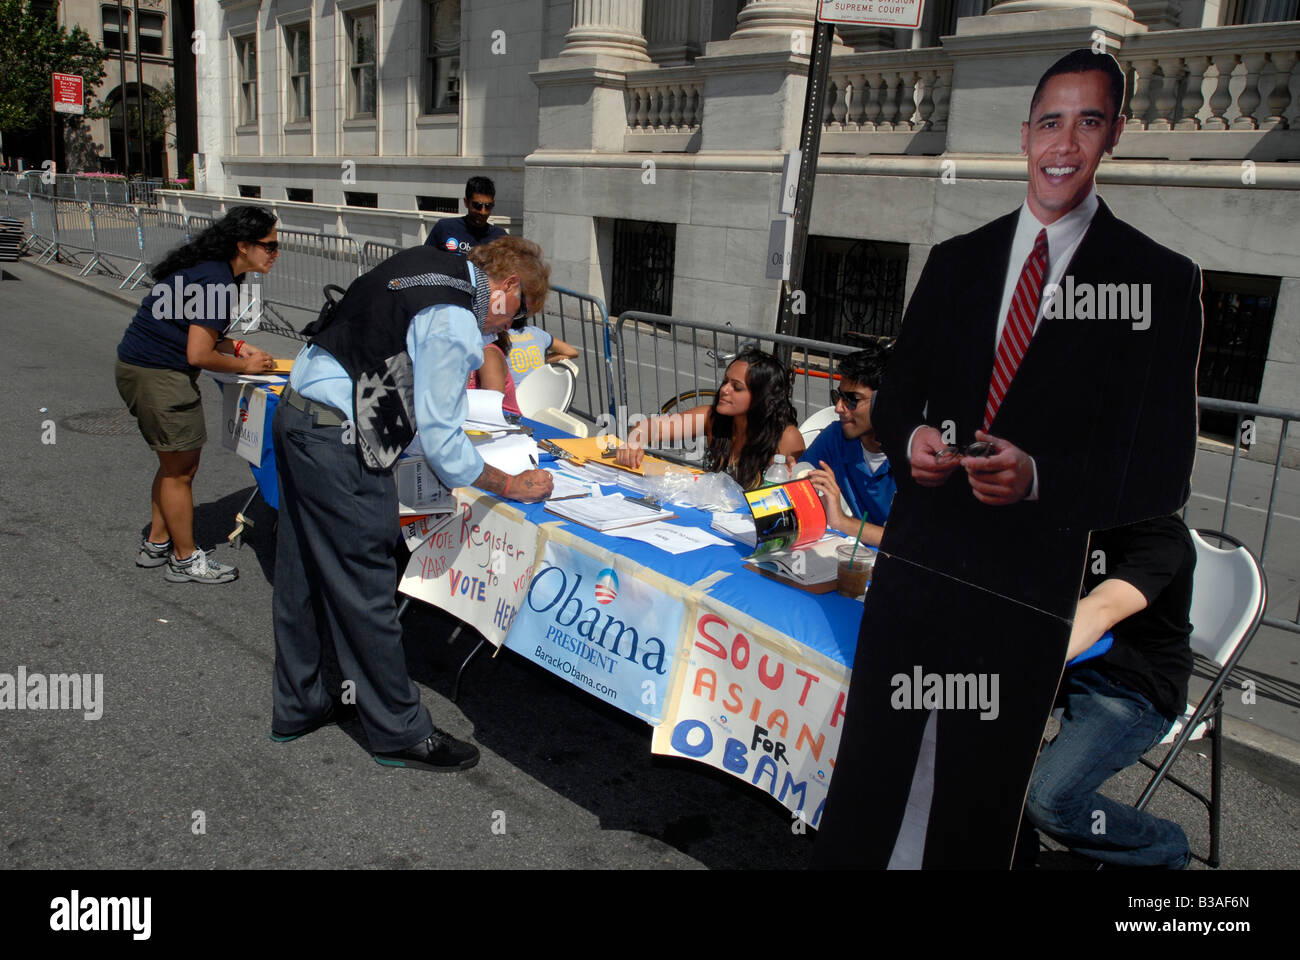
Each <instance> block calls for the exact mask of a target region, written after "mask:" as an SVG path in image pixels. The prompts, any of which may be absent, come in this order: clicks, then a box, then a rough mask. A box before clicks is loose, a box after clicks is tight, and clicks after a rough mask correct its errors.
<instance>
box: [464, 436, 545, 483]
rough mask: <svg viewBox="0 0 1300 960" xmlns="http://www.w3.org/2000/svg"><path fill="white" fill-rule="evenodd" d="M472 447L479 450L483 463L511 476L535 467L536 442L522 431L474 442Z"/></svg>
mask: <svg viewBox="0 0 1300 960" xmlns="http://www.w3.org/2000/svg"><path fill="white" fill-rule="evenodd" d="M474 449H475V450H477V451H478V452H479V456H481V457H482V458H483V462H484V463H486V464H488V465H489V466H493V467H496V468H497V469H498V470H500V471H502V472H503V473H508V474H510V475H511V476H514V475H515V474H517V473H523V472H524V471H525V470H535V469H537V443H536V441H534V440H533V438H532V437H529V436H525V435H524V434H522V433H508V434H503V435H502V436H500V437H494V438H493V439H492V440H489V441H487V442H486V443H480V444H476V445H475V447H474Z"/></svg>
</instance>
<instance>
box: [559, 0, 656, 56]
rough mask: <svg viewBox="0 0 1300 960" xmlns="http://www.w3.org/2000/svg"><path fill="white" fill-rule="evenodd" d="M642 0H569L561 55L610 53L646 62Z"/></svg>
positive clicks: (600, 54) (604, 54) (606, 54)
mask: <svg viewBox="0 0 1300 960" xmlns="http://www.w3.org/2000/svg"><path fill="white" fill-rule="evenodd" d="M643 13H644V0H573V27H572V28H571V29H570V30H569V32H568V33H566V34H565V35H564V49H563V50H561V51H560V56H562V57H589V58H590V57H614V58H617V59H620V60H633V61H637V60H639V61H642V62H645V63H648V62H649V60H650V57H649V56H648V55H647V53H646V44H645V37H644V36H643V35H642V33H641V21H642V16H643Z"/></svg>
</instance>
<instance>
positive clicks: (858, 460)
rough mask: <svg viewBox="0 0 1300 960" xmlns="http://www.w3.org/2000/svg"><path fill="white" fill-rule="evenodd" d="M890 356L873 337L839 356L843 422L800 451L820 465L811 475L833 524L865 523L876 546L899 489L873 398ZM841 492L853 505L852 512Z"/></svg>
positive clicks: (838, 404)
mask: <svg viewBox="0 0 1300 960" xmlns="http://www.w3.org/2000/svg"><path fill="white" fill-rule="evenodd" d="M888 356H889V352H888V350H886V349H885V348H884V347H882V346H881V345H880V344H878V343H871V344H869V345H868V346H867V347H866V348H865V349H862V350H859V351H858V352H857V353H851V354H849V355H848V356H847V357H845V358H844V359H842V360H841V361H840V362H839V373H840V388H839V390H837V391H836V393H835V412H836V413H837V414H838V415H839V418H840V419H839V422H838V423H832V424H831V425H830V426H828V427H827V428H826V429H825V430H823V431H822V432H821V433H820V434H819V435H818V437H817V439H816V440H814V441H813V444H812V446H811V447H809V448H808V449H807V450H806V451H804V454H803V456H802V457H800V460H801V461H803V462H805V463H809V464H811V465H812V466H814V467H816V468H818V469H816V470H814V471H813V472H812V473H810V474H809V475H808V477H809V479H811V480H812V482H813V486H815V487H816V488H817V492H818V493H819V494H821V498H822V506H824V507H825V508H826V522H827V524H828V525H829V526H830V527H832V528H834V529H836V530H838V531H840V532H841V533H847V534H849V535H850V536H853V535H856V534H857V532H858V528H859V527H861V529H862V542H863V543H866V544H870V545H871V546H873V547H874V546H879V545H880V537H881V535H882V534H883V533H884V532H885V529H884V528H885V519H886V518H887V517H888V516H889V506H890V504H891V503H892V502H893V500H894V491H895V490H896V489H897V484H896V483H895V482H894V474H893V471H892V470H891V469H890V467H889V458H888V457H887V456H885V453H884V451H883V450H882V449H881V448H880V442H879V441H878V440H877V439H876V433H875V431H874V430H873V429H872V427H871V398H872V396H873V395H874V394H875V392H876V390H878V389H879V388H880V381H881V378H882V377H883V376H884V374H885V362H886V360H887V358H888ZM841 496H842V497H843V500H844V502H847V503H848V505H849V512H848V513H845V512H844V509H843V503H841V499H840V498H841ZM864 516H865V517H866V518H867V522H866V525H865V526H863V525H862V518H863V517H864Z"/></svg>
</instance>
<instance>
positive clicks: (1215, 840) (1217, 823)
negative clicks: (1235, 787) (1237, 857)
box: [1207, 692, 1223, 868]
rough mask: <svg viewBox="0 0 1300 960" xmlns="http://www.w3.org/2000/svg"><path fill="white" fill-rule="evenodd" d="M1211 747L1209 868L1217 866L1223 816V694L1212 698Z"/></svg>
mask: <svg viewBox="0 0 1300 960" xmlns="http://www.w3.org/2000/svg"><path fill="white" fill-rule="evenodd" d="M1210 743H1211V744H1212V746H1213V749H1212V751H1211V755H1210V858H1209V860H1208V861H1207V863H1209V865H1210V866H1211V867H1214V868H1218V866H1219V840H1220V827H1221V821H1222V816H1223V806H1222V800H1223V798H1222V790H1223V694H1222V692H1220V693H1219V694H1218V695H1217V696H1216V697H1215V698H1214V729H1213V730H1212V731H1211V732H1210Z"/></svg>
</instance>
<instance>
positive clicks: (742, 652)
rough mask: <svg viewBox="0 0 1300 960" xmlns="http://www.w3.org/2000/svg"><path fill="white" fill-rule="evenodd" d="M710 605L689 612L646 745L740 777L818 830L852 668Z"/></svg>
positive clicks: (841, 724) (838, 739)
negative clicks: (669, 687)
mask: <svg viewBox="0 0 1300 960" xmlns="http://www.w3.org/2000/svg"><path fill="white" fill-rule="evenodd" d="M707 603H708V601H707V599H706V600H703V601H701V603H700V606H699V607H697V608H696V609H695V610H694V611H693V612H692V614H691V615H692V616H693V618H694V625H693V628H692V642H691V646H690V649H689V651H688V654H687V656H688V662H687V664H686V668H685V669H683V670H681V671H680V672H679V674H678V677H679V678H680V685H679V687H678V689H677V690H676V691H675V692H674V696H673V698H672V701H671V703H670V710H669V716H668V718H667V719H666V722H664V723H663V724H662V725H660V726H659V727H658V728H656V729H655V732H654V739H653V743H652V750H653V751H654V752H655V753H661V754H669V755H672V756H679V757H689V758H691V759H693V760H699V761H700V762H701V763H707V764H708V765H709V766H711V767H716V768H717V769H719V770H725V771H727V772H728V773H730V774H732V775H733V776H736V777H740V778H741V779H743V780H745V781H746V782H747V783H749V784H751V785H753V786H756V787H759V788H761V789H764V790H766V791H767V792H768V793H769V794H771V795H772V796H773V797H775V798H776V799H777V800H779V801H780V802H781V803H782V804H784V805H785V806H786V808H787V809H788V810H790V811H791V813H792V814H795V815H797V816H800V817H802V819H803V820H804V821H805V822H806V823H807V824H808V825H809V826H812V827H816V826H817V825H818V823H819V822H820V821H821V815H822V808H823V806H824V804H825V802H826V790H827V788H828V787H829V785H830V780H831V773H832V772H833V771H834V769H835V754H836V752H837V750H838V749H839V742H840V733H841V732H842V730H843V729H844V701H845V699H846V697H847V696H848V689H849V683H848V671H847V670H846V669H845V668H844V667H842V666H840V665H838V664H835V663H833V662H832V661H830V660H829V659H827V658H826V657H823V656H821V655H820V654H817V653H814V652H812V651H810V650H807V649H806V648H804V647H801V646H799V645H797V644H795V643H793V642H792V641H790V640H788V639H787V638H784V637H780V636H779V635H764V634H765V631H764V630H763V628H762V626H761V625H760V624H758V623H756V622H754V621H752V620H749V619H748V618H745V617H742V616H740V615H739V614H736V613H735V612H734V611H729V609H728V608H726V607H724V606H722V605H721V604H719V605H718V609H717V610H713V609H709V607H708V606H706V604H707Z"/></svg>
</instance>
